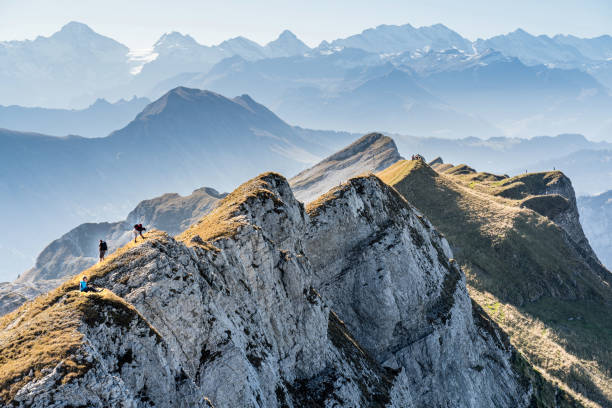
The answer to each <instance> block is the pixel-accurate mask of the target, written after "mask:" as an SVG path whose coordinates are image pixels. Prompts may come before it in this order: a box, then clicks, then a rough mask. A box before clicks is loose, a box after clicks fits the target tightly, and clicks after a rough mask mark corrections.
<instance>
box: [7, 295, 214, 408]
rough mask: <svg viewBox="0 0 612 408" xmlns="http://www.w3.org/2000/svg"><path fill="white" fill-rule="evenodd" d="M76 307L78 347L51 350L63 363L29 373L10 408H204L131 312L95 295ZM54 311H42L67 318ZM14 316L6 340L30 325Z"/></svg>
mask: <svg viewBox="0 0 612 408" xmlns="http://www.w3.org/2000/svg"><path fill="white" fill-rule="evenodd" d="M75 296H83V295H79V294H78V293H77V294H74V293H67V294H65V295H64V296H62V297H60V298H59V299H58V303H59V304H61V303H63V302H70V301H74V299H73V298H74V297H75ZM71 298H72V299H71ZM76 302H78V303H79V306H80V308H79V309H78V310H80V311H84V313H82V314H80V315H79V317H80V319H81V320H80V324H79V325H78V327H77V329H76V331H75V333H74V334H73V335H79V334H80V335H81V336H82V338H81V341H80V346H79V347H74V348H69V349H68V350H61V347H62V346H61V345H60V346H59V348H58V349H55V350H54V351H62V352H65V353H66V354H65V356H64V359H63V360H62V361H60V362H59V363H58V364H56V365H54V366H52V367H45V368H43V370H42V373H41V375H39V376H36V377H34V376H33V371H32V370H31V371H30V374H28V375H29V376H30V377H32V380H31V381H28V382H26V383H25V385H24V386H22V387H21V388H19V390H18V391H17V392H16V394H15V395H14V396H12V397H11V398H10V406H12V407H32V408H38V407H40V408H47V407H75V406H79V407H85V406H86V407H100V408H106V407H110V406H120V407H146V406H156V407H168V408H171V407H185V408H187V407H205V406H208V405H207V404H206V403H205V401H204V398H203V397H202V396H201V395H200V394H199V393H198V389H197V387H195V385H194V383H193V381H191V380H190V378H189V377H188V376H187V375H186V374H185V372H184V370H183V368H182V367H181V366H180V364H179V363H178V361H177V359H176V358H174V356H173V355H172V353H171V352H169V349H168V347H167V345H166V344H165V343H164V341H163V340H162V338H161V337H160V336H159V334H158V333H157V332H156V331H155V330H154V329H153V328H152V327H151V326H150V324H149V323H148V322H147V321H146V320H144V319H143V318H142V316H140V315H139V314H138V313H137V312H136V311H135V310H134V309H133V308H131V307H130V306H128V305H127V304H125V303H123V302H122V301H120V300H115V299H113V298H112V296H111V297H110V299H109V298H108V297H100V296H98V295H96V294H94V295H91V296H90V297H88V298H86V299H84V300H83V299H82V298H81V299H77V300H76ZM49 309H51V310H49ZM54 309H59V308H58V307H57V306H55V305H54V304H50V305H49V306H48V309H47V310H46V311H51V312H52V313H51V314H52V316H54V317H55V318H56V319H57V318H59V319H61V318H65V317H67V316H66V315H65V314H63V313H62V312H59V311H58V312H57V313H59V314H56V313H53V311H54ZM24 314H26V315H27V310H26V311H24ZM14 317H15V319H14V320H13V321H12V322H11V324H9V326H8V327H5V328H4V330H3V331H2V333H3V335H4V336H3V337H2V339H3V340H4V341H6V340H7V337H8V338H9V339H11V335H14V334H15V332H14V331H13V332H11V326H13V325H20V324H21V325H27V324H28V322H22V321H20V320H21V317H22V316H21V314H18V315H16V316H14ZM27 317H30V316H27ZM75 318H77V319H78V317H75ZM71 323H73V322H71ZM45 329H46V327H45V326H42V327H41V328H40V330H45ZM0 344H2V345H3V346H5V345H6V344H4V343H0ZM34 350H35V351H36V350H37V349H34ZM28 352H29V351H28ZM35 358H36V356H35ZM79 365H80V366H81V367H85V368H84V369H83V370H84V372H80V373H79V375H76V376H74V377H68V376H69V375H70V373H74V367H75V366H77V367H78V366H79ZM37 368H40V367H37ZM5 402H7V401H5ZM8 405H9V404H8V403H7V406H8Z"/></svg>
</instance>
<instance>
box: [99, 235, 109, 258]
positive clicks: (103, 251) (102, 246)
mask: <svg viewBox="0 0 612 408" xmlns="http://www.w3.org/2000/svg"><path fill="white" fill-rule="evenodd" d="M98 249H99V250H100V260H99V261H98V262H102V261H103V260H104V254H106V251H108V245H106V242H105V241H102V240H100V244H98Z"/></svg>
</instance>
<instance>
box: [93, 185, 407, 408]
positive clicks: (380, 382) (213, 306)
mask: <svg viewBox="0 0 612 408" xmlns="http://www.w3.org/2000/svg"><path fill="white" fill-rule="evenodd" d="M245 189H246V191H243V192H241V193H238V194H232V195H230V196H229V197H228V201H227V202H226V205H233V201H234V200H242V199H245V198H246V202H245V203H244V204H242V203H240V204H238V206H239V207H240V209H239V210H238V211H239V212H238V213H234V214H229V217H230V221H231V222H230V224H231V223H232V222H233V221H235V220H238V222H239V224H238V225H239V226H238V227H237V228H235V229H234V228H232V226H233V224H231V226H230V227H228V229H227V230H225V229H224V230H223V231H222V233H223V235H221V237H223V238H221V239H218V240H216V241H214V245H215V246H214V247H211V246H210V244H207V243H205V242H204V241H203V240H202V235H203V234H204V232H206V231H203V230H202V228H201V225H200V226H199V225H195V226H194V227H193V228H191V229H190V230H188V231H186V232H185V233H184V234H182V235H181V236H179V239H182V240H185V241H187V243H189V244H190V245H192V249H189V248H187V247H185V246H184V245H182V244H180V243H177V242H175V241H173V240H171V239H168V238H164V239H160V240H157V241H149V242H146V243H145V244H144V245H142V246H141V247H139V248H138V251H139V253H138V260H137V261H136V262H135V263H134V264H132V265H130V268H118V269H117V270H114V271H113V272H111V273H109V274H108V275H107V277H105V278H104V279H101V280H96V282H100V283H101V284H102V285H104V286H106V287H110V288H111V289H112V290H113V291H114V292H115V293H117V294H119V295H120V296H122V297H124V298H125V299H126V300H128V301H129V302H131V303H132V304H134V305H135V306H136V307H137V308H138V309H139V310H140V311H141V312H142V313H143V314H144V315H145V316H146V317H147V318H148V319H149V321H151V322H152V324H153V325H154V326H155V327H156V328H157V329H158V330H159V331H160V333H162V336H163V337H164V338H165V339H167V341H168V342H169V343H170V344H171V347H172V349H173V350H174V351H175V352H176V357H177V359H179V361H182V362H183V363H184V364H185V367H187V373H188V374H189V375H190V377H191V378H194V380H195V381H196V383H197V385H198V386H199V387H200V389H201V391H202V393H203V394H204V395H207V396H208V397H209V398H210V399H211V401H212V402H213V404H214V405H215V406H217V407H219V406H221V407H235V406H244V407H248V406H286V405H289V406H304V405H308V404H314V403H317V404H324V403H325V402H326V401H328V403H331V402H333V401H334V400H336V402H337V401H342V404H344V405H347V406H364V405H366V406H367V405H371V404H373V403H374V401H375V399H376V398H381V399H382V400H384V401H387V402H389V401H392V400H393V399H394V398H399V400H400V401H402V402H403V403H405V404H410V399H409V394H408V392H407V390H406V387H405V384H399V385H398V386H396V387H392V386H391V385H390V382H391V379H392V378H393V375H392V373H390V374H388V373H387V372H386V370H384V369H382V368H381V367H380V366H378V365H377V364H376V363H375V362H374V361H371V360H370V359H369V357H368V355H367V354H366V353H364V352H363V351H361V350H360V349H359V348H357V347H356V346H355V345H354V344H353V343H354V340H352V339H351V336H350V334H348V332H347V330H346V329H345V328H344V327H343V325H342V323H341V322H340V321H339V320H338V318H336V317H335V316H334V315H333V314H331V312H330V311H329V309H328V307H327V306H326V305H325V304H324V302H323V301H322V300H321V299H320V298H319V296H318V295H317V293H316V291H315V290H314V289H312V271H311V268H310V266H309V263H308V260H307V258H306V257H305V256H304V254H303V249H302V243H301V239H300V237H301V235H302V233H303V231H304V229H305V226H306V221H307V215H306V213H305V211H304V209H303V206H302V205H301V204H300V203H299V202H297V201H296V200H295V198H294V197H293V194H292V193H291V190H290V188H289V185H288V184H287V182H286V181H285V180H284V179H282V178H281V177H279V176H276V175H266V176H264V177H263V178H261V179H259V180H257V181H254V182H251V183H250V184H247V185H246V186H245ZM242 193H245V196H243V195H242ZM224 210H225V207H224V204H223V203H222V204H221V207H220V210H219V211H217V210H216V211H215V212H213V213H211V214H210V217H216V216H217V214H216V212H223V211H224ZM225 215H227V214H224V216H225ZM203 222H204V223H205V220H204V221H203ZM220 224H221V225H224V224H223V222H221V223H220ZM226 233H227V234H229V235H228V236H226V235H225V234H226ZM205 238H207V237H205ZM359 387H361V388H359ZM404 406H406V405H404ZM408 406H410V405H408Z"/></svg>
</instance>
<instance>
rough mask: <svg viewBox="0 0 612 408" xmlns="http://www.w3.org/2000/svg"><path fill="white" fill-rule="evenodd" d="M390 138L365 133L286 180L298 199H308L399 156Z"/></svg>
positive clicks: (382, 165) (396, 159) (387, 164)
mask: <svg viewBox="0 0 612 408" xmlns="http://www.w3.org/2000/svg"><path fill="white" fill-rule="evenodd" d="M401 159H402V157H401V156H400V154H399V152H398V151H397V146H396V145H395V142H394V141H393V139H391V138H390V137H388V136H383V135H382V134H380V133H370V134H367V135H365V136H363V137H361V138H360V139H358V140H357V141H355V142H354V143H352V144H351V145H349V146H347V147H345V148H344V149H342V150H340V151H339V152H337V153H335V154H333V155H331V156H329V157H328V158H326V159H325V160H323V161H321V162H319V163H317V164H316V165H314V166H313V167H311V168H309V169H307V170H304V171H303V172H301V173H300V174H298V175H297V176H295V177H293V178H292V179H291V180H289V183H290V184H291V188H292V189H293V192H294V194H295V196H296V197H297V199H298V200H300V201H302V202H305V203H307V202H310V201H312V200H314V199H315V198H317V197H319V196H320V195H321V194H323V193H325V192H327V191H328V190H329V189H330V188H332V187H335V186H338V185H339V184H341V183H343V182H345V181H346V180H348V179H349V178H351V177H354V176H356V175H358V174H365V173H371V172H376V171H380V170H383V169H384V168H386V167H388V166H390V165H392V164H393V163H395V162H396V161H398V160H401Z"/></svg>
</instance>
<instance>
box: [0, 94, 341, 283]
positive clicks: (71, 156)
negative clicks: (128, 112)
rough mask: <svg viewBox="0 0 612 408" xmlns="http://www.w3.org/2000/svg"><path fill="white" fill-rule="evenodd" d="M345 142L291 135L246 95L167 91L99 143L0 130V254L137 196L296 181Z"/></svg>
mask: <svg viewBox="0 0 612 408" xmlns="http://www.w3.org/2000/svg"><path fill="white" fill-rule="evenodd" d="M347 137H350V138H352V135H348V134H342V133H335V132H316V131H308V130H306V129H296V128H293V127H291V126H289V125H288V124H286V123H285V122H283V121H282V120H281V119H279V118H278V117H277V116H276V115H274V114H273V113H272V112H271V111H269V110H268V109H266V108H265V107H263V106H262V105H259V104H258V103H256V102H255V101H253V100H252V99H251V98H250V97H248V96H246V95H243V96H240V97H237V98H234V99H229V98H226V97H223V96H221V95H219V94H215V93H212V92H208V91H201V90H195V89H187V88H177V89H175V90H173V91H170V92H168V93H167V94H166V95H164V97H162V98H160V99H159V100H157V101H155V102H153V103H151V104H150V105H148V106H147V107H146V108H145V109H144V110H143V112H141V113H140V114H139V115H138V116H137V117H136V118H135V119H134V120H133V121H132V122H131V123H130V124H128V125H127V126H126V127H124V128H123V129H120V130H118V131H116V132H113V133H112V134H111V135H109V136H107V137H105V138H96V139H86V138H82V137H77V136H70V137H62V138H58V137H50V136H44V135H40V134H33V133H19V132H12V131H6V130H2V131H0V188H1V189H2V196H3V197H7V199H5V200H2V201H1V202H0V210H2V216H1V217H2V219H1V221H2V224H3V225H4V226H6V228H8V229H9V230H11V231H15V233H14V234H13V236H11V237H10V240H7V237H4V238H2V240H3V241H2V242H0V245H1V246H3V247H5V248H16V249H19V252H21V253H25V254H29V256H30V257H33V256H34V254H36V253H38V252H39V251H40V250H41V249H42V247H43V246H44V245H46V244H47V243H48V242H50V241H51V240H52V239H54V238H55V237H57V236H59V235H61V234H62V233H64V232H65V231H66V230H68V229H69V228H71V227H73V226H75V225H78V224H80V223H82V222H92V221H103V220H117V219H121V218H122V217H123V216H124V215H125V213H127V212H128V211H129V210H130V209H131V208H133V206H134V205H136V203H137V202H138V201H139V200H141V199H142V198H143V196H144V197H146V196H149V197H151V196H156V195H160V194H163V193H165V192H167V191H177V192H179V193H181V194H185V193H187V192H191V191H193V189H195V188H197V187H199V186H201V185H202V184H208V185H210V186H212V187H214V188H216V189H218V190H221V191H223V190H230V189H231V188H232V187H233V186H235V185H237V184H238V183H239V182H240V180H241V179H244V178H246V177H248V176H249V175H250V174H254V173H258V172H261V171H263V170H266V169H272V170H277V171H283V172H285V173H288V174H296V173H298V172H299V171H300V170H302V169H303V168H304V167H307V166H308V165H309V164H313V163H315V162H316V161H318V160H319V159H320V158H321V157H325V156H327V155H328V154H329V153H331V152H332V151H333V149H337V148H338V147H340V146H342V145H344V144H346V143H347V141H348V140H349V139H347ZM43 197H44V199H43ZM49 214H53V217H49ZM30 230H36V231H37V233H36V235H35V236H33V235H32V234H30V233H29V232H28V231H30ZM30 259H31V258H30ZM31 263H32V261H31V260H29V259H18V258H16V257H8V258H7V257H5V258H3V259H2V263H1V264H0V265H1V266H0V271H2V273H3V276H7V277H8V276H11V274H12V275H13V276H15V275H16V274H17V273H18V271H20V270H25V269H27V268H28V267H30V266H31ZM11 271H13V272H12V273H11Z"/></svg>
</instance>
